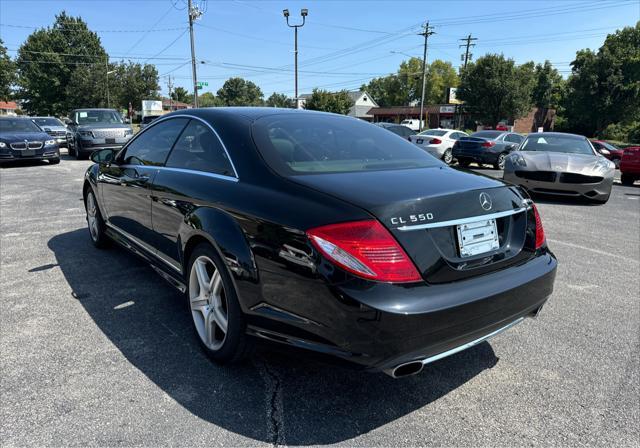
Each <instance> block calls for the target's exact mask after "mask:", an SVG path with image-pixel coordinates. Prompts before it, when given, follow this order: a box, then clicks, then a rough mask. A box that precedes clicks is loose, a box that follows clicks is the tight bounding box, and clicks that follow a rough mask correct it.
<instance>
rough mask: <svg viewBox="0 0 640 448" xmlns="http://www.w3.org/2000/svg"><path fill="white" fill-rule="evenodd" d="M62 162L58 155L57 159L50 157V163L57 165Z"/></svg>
mask: <svg viewBox="0 0 640 448" xmlns="http://www.w3.org/2000/svg"><path fill="white" fill-rule="evenodd" d="M58 163H60V157H56V158H55V159H49V165H57V164H58Z"/></svg>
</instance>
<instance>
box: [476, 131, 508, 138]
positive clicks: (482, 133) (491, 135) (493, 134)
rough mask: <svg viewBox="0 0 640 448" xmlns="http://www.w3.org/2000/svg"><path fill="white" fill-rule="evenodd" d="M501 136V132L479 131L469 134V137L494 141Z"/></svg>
mask: <svg viewBox="0 0 640 448" xmlns="http://www.w3.org/2000/svg"><path fill="white" fill-rule="evenodd" d="M501 135H502V131H479V132H474V133H473V134H471V137H480V138H488V139H492V140H494V139H496V138H498V137H500V136H501Z"/></svg>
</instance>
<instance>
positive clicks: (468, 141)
mask: <svg viewBox="0 0 640 448" xmlns="http://www.w3.org/2000/svg"><path fill="white" fill-rule="evenodd" d="M522 140H524V137H523V136H522V135H520V134H515V133H513V132H504V131H478V132H474V133H473V134H471V135H470V136H468V137H460V139H459V140H458V141H457V142H456V143H455V144H454V145H453V151H452V152H453V158H454V159H457V160H458V163H459V164H460V166H464V167H466V166H469V164H470V163H472V162H475V163H477V164H478V165H481V164H488V165H493V167H494V168H495V169H503V168H504V161H505V159H506V157H507V156H508V155H509V153H510V152H511V151H513V150H514V149H516V148H517V147H518V145H519V144H520V143H522Z"/></svg>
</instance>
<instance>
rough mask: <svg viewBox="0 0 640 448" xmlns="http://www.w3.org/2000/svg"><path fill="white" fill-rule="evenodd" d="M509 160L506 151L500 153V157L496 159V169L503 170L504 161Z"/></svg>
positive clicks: (494, 165)
mask: <svg viewBox="0 0 640 448" xmlns="http://www.w3.org/2000/svg"><path fill="white" fill-rule="evenodd" d="M506 160H507V155H506V154H505V153H502V154H498V158H497V159H496V163H494V164H493V167H494V168H495V169H496V170H503V169H504V163H505V161H506Z"/></svg>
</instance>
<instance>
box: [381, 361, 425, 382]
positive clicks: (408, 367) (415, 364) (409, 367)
mask: <svg viewBox="0 0 640 448" xmlns="http://www.w3.org/2000/svg"><path fill="white" fill-rule="evenodd" d="M423 367H424V364H423V363H422V361H411V362H407V363H405V364H400V365H399V366H396V367H394V368H393V369H391V371H390V372H388V374H389V375H391V376H392V377H393V378H403V377H405V376H411V375H417V374H418V373H420V372H422V368H423Z"/></svg>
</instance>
